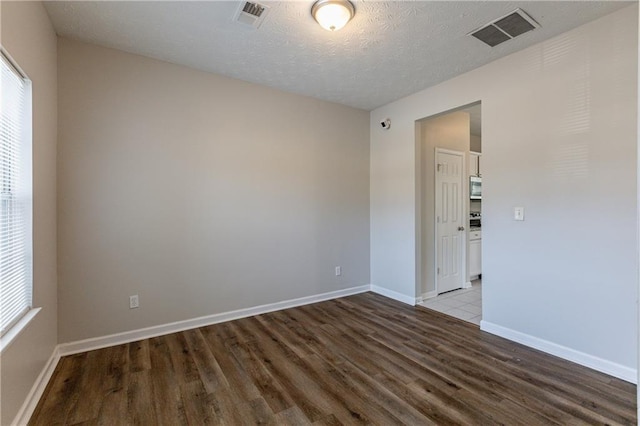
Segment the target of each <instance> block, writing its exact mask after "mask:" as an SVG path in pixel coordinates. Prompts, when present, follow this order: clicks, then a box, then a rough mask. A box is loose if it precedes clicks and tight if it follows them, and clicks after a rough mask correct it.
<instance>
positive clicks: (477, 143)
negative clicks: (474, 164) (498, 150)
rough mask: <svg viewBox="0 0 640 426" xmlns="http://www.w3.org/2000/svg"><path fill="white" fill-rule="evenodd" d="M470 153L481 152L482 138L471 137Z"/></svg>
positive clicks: (478, 136) (477, 136)
mask: <svg viewBox="0 0 640 426" xmlns="http://www.w3.org/2000/svg"><path fill="white" fill-rule="evenodd" d="M471 151H473V152H482V138H481V137H480V135H471Z"/></svg>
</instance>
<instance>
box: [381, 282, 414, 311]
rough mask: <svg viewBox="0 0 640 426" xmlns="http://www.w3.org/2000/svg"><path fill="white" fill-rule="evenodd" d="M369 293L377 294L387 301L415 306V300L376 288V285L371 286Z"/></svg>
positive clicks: (395, 292) (385, 289)
mask: <svg viewBox="0 0 640 426" xmlns="http://www.w3.org/2000/svg"><path fill="white" fill-rule="evenodd" d="M371 291H372V292H374V293H378V294H380V295H382V296H385V297H388V298H389V299H393V300H397V301H398V302H402V303H406V304H407V305H411V306H415V305H416V302H417V300H416V298H415V297H410V296H407V295H406V294H402V293H398V292H397V291H393V290H389V289H388V288H384V287H378V286H377V285H371Z"/></svg>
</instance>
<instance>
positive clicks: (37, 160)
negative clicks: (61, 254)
mask: <svg viewBox="0 0 640 426" xmlns="http://www.w3.org/2000/svg"><path fill="white" fill-rule="evenodd" d="M0 7H1V15H2V18H1V22H2V23H1V28H2V31H1V40H0V41H1V43H2V46H3V47H4V48H5V49H6V50H7V51H8V52H9V54H10V55H11V56H12V58H13V59H14V60H15V61H16V62H17V63H18V65H19V66H20V67H21V68H22V69H23V70H24V72H25V73H26V74H27V75H28V76H29V78H30V79H31V81H32V83H33V85H32V88H33V153H32V155H33V303H34V306H36V307H41V308H42V310H41V311H40V313H39V314H38V315H37V316H36V317H35V318H34V320H33V321H32V322H31V323H29V325H28V326H27V327H26V328H25V329H24V331H23V332H22V334H20V335H19V336H18V337H17V338H16V340H14V342H13V343H12V344H11V346H9V347H8V349H6V350H5V351H4V352H3V353H2V362H1V363H0V369H1V377H2V378H1V382H2V386H1V388H2V389H1V395H0V401H1V403H0V406H1V411H2V413H1V415H0V424H3V425H6V424H9V423H11V421H12V420H13V419H14V418H15V416H16V414H17V412H18V410H19V408H20V406H21V405H22V403H23V401H24V400H25V398H26V396H27V393H28V392H29V390H30V389H31V387H32V385H33V383H34V382H35V381H36V378H37V377H38V374H39V373H40V372H41V371H42V369H43V367H44V366H45V364H46V362H47V360H48V359H49V357H50V356H51V355H52V353H53V349H54V347H55V345H56V343H57V287H56V286H57V284H56V280H57V278H56V137H57V135H56V133H57V124H56V121H57V98H56V96H57V83H56V78H57V77H56V72H57V70H56V35H55V33H54V31H53V27H52V26H51V23H50V22H49V17H48V15H47V12H46V11H45V10H44V7H43V6H42V4H41V3H40V2H5V1H3V2H2V4H1V5H0Z"/></svg>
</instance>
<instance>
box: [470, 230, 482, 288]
mask: <svg viewBox="0 0 640 426" xmlns="http://www.w3.org/2000/svg"><path fill="white" fill-rule="evenodd" d="M480 274H482V238H481V233H480V231H470V232H469V277H477V276H478V275H480Z"/></svg>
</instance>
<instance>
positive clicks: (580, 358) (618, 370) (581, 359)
mask: <svg viewBox="0 0 640 426" xmlns="http://www.w3.org/2000/svg"><path fill="white" fill-rule="evenodd" d="M480 330H482V331H486V332H487V333H491V334H495V335H496V336H500V337H504V338H505V339H509V340H513V341H514V342H518V343H522V344H523V345H525V346H529V347H531V348H534V349H538V350H541V351H542V352H546V353H548V354H551V355H555V356H557V357H560V358H563V359H566V360H568V361H572V362H575V363H576V364H580V365H584V366H585V367H589V368H593V369H594V370H597V371H600V372H602V373H605V374H609V375H611V376H614V377H617V378H619V379H622V380H625V381H627V382H630V383H634V384H637V383H638V372H637V370H636V369H633V368H629V367H625V366H624V365H620V364H617V363H615V362H612V361H608V360H606V359H602V358H598V357H597V356H593V355H589V354H587V353H584V352H580V351H577V350H575V349H571V348H567V347H566V346H562V345H558V344H557V343H553V342H550V341H548V340H544V339H540V338H538V337H535V336H531V335H529V334H525V333H522V332H520V331H516V330H512V329H510V328H506V327H503V326H501V325H497V324H493V323H491V322H488V321H484V320H483V321H480Z"/></svg>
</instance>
